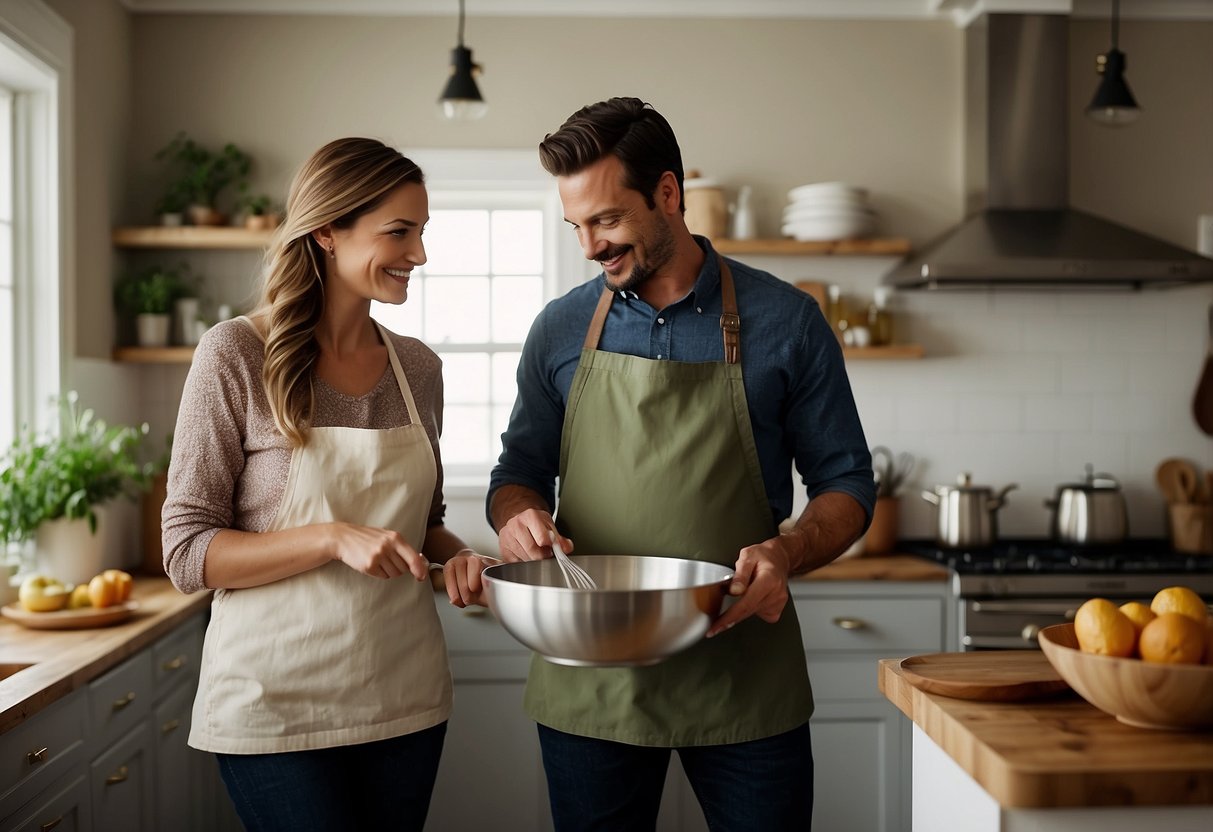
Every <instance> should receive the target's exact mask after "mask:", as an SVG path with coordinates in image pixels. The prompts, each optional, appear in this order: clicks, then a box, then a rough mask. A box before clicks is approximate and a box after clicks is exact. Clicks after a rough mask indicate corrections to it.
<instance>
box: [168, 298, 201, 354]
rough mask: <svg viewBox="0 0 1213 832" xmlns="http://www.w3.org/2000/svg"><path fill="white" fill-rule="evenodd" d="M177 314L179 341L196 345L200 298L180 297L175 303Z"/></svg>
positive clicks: (174, 308) (188, 344)
mask: <svg viewBox="0 0 1213 832" xmlns="http://www.w3.org/2000/svg"><path fill="white" fill-rule="evenodd" d="M173 311H174V312H175V313H176V316H177V343H178V344H184V345H186V346H194V345H196V344H197V343H198V298H178V299H177V302H176V303H175V304H174V305H173Z"/></svg>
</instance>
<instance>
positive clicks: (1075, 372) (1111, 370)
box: [1061, 354, 1130, 395]
mask: <svg viewBox="0 0 1213 832" xmlns="http://www.w3.org/2000/svg"><path fill="white" fill-rule="evenodd" d="M1129 389H1130V388H1129V367H1128V362H1126V361H1124V357H1123V356H1119V357H1113V356H1099V355H1093V354H1087V355H1066V356H1064V357H1063V358H1062V359H1061V391H1062V393H1063V394H1065V395H1076V394H1081V393H1125V392H1128V391H1129Z"/></svg>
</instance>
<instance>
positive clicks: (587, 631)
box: [482, 555, 733, 666]
mask: <svg viewBox="0 0 1213 832" xmlns="http://www.w3.org/2000/svg"><path fill="white" fill-rule="evenodd" d="M571 557H572V560H574V561H577V562H578V563H579V564H580V565H581V566H582V567H583V568H584V569H585V570H586V571H587V572H588V573H589V574H590V575H591V576H592V577H593V578H594V580H595V582H596V583H597V584H598V589H597V590H595V591H590V590H584V589H569V588H568V587H566V586H565V582H564V576H563V575H562V574H561V572H560V567H559V565H558V564H557V563H556V561H555V559H554V558H544V559H543V560H528V561H517V562H512V563H500V564H496V565H493V566H490V567H488V568H487V569H485V570H484V572H483V573H482V574H483V576H484V581H485V588H486V596H487V599H488V603H489V608H490V609H492V610H493V613H494V614H495V615H496V616H497V620H498V621H500V622H501V626H503V627H504V628H505V630H506V632H508V633H509V634H510V635H512V636H513V637H514V638H516V639H518V641H520V642H522V643H523V644H524V645H526V646H527V647H529V648H531V649H532V650H534V651H535V652H537V653H539V654H540V655H541V656H543V657H544V658H546V659H547V660H548V661H551V662H555V663H556V664H565V665H576V666H600V665H601V666H610V665H629V666H637V665H649V664H656V663H657V662H660V661H661V660H662V659H665V658H667V657H669V656H671V655H673V654H674V653H677V652H678V651H680V650H684V649H686V648H687V647H690V646H691V645H692V644H694V643H695V642H697V641H699V640H700V639H701V638H703V634H704V633H706V632H707V630H708V626H709V625H710V624H711V622H712V621H713V620H714V619H715V618H716V617H717V616H718V615H719V614H720V608H721V605H722V604H723V603H724V599H725V595H726V594H727V593H728V587H729V583H730V582H731V581H732V579H733V570H732V569H730V568H729V567H727V566H721V565H719V564H716V563H710V562H708V561H700V560H689V559H684V558H672V557H652V556H639V555H636V556H633V555H580V556H578V555H574V556H571Z"/></svg>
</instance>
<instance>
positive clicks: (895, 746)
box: [810, 702, 910, 832]
mask: <svg viewBox="0 0 1213 832" xmlns="http://www.w3.org/2000/svg"><path fill="white" fill-rule="evenodd" d="M903 721H904V718H903V717H902V716H901V713H900V712H899V711H897V709H896V708H894V707H893V706H892V705H890V704H889V703H887V702H884V703H882V702H863V703H856V704H849V705H847V704H828V705H818V707H817V710H816V712H815V713H814V714H813V719H812V721H811V723H810V725H811V727H812V733H813V769H814V771H813V783H814V789H813V828H814V829H847V830H854V832H901V830H903V829H904V830H908V829H909V818H908V817H903V813H904V809H903V803H902V785H903V784H902V779H903V778H904V779H905V780H906V781H908V780H909V777H910V769H909V766H908V754H907V753H906V752H908V750H909V749H908V746H906V744H905V737H904V733H905V732H904V731H903V730H902V729H903V727H904V726H903V725H902V722H903Z"/></svg>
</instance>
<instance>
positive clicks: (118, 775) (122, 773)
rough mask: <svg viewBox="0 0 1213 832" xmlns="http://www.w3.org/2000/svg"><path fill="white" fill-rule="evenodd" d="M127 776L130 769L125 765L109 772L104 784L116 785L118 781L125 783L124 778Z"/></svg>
mask: <svg viewBox="0 0 1213 832" xmlns="http://www.w3.org/2000/svg"><path fill="white" fill-rule="evenodd" d="M129 776H130V769H128V768H127V767H126V766H122V767H121V768H119V769H118V770H117V771H116V772H114V773H113V774H111V775H110V776H109V777H107V778H105V785H107V786H114V785H117V784H118V783H125V782H126V778H127V777H129Z"/></svg>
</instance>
